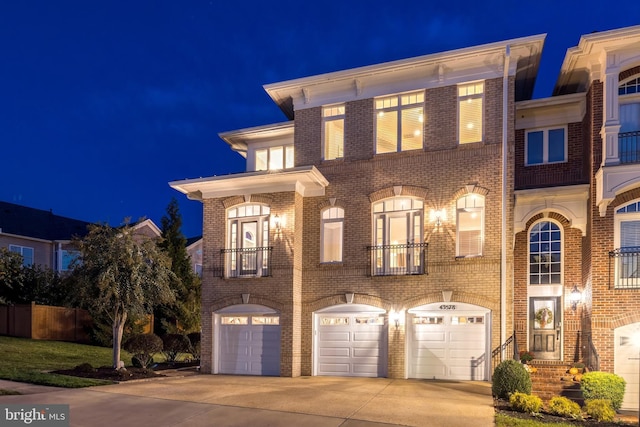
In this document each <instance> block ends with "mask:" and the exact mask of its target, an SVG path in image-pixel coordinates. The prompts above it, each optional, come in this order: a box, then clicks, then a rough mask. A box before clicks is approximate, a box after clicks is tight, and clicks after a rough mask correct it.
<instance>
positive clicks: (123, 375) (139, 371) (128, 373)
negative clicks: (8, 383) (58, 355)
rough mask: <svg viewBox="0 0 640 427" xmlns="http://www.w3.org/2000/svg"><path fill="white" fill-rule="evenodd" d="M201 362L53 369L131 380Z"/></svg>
mask: <svg viewBox="0 0 640 427" xmlns="http://www.w3.org/2000/svg"><path fill="white" fill-rule="evenodd" d="M198 365H199V362H197V361H195V362H176V363H158V364H155V365H154V366H153V367H152V368H151V369H145V368H134V367H128V368H126V369H125V370H120V371H117V370H115V369H113V367H111V366H101V367H99V368H92V369H88V367H87V366H82V365H80V366H76V367H75V368H73V369H63V370H60V371H53V372H52V373H54V374H61V375H70V376H74V377H82V378H92V379H97V380H107V381H118V382H121V381H131V380H141V379H147V378H161V377H166V375H164V374H162V371H165V370H168V369H180V368H190V367H194V366H198Z"/></svg>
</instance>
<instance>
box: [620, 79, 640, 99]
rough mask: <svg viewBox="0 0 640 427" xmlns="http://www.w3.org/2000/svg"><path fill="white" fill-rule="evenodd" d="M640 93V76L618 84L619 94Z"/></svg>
mask: <svg viewBox="0 0 640 427" xmlns="http://www.w3.org/2000/svg"><path fill="white" fill-rule="evenodd" d="M634 93H640V77H635V76H634V77H632V78H631V79H629V80H627V81H625V82H622V83H621V84H620V86H618V95H631V94H634Z"/></svg>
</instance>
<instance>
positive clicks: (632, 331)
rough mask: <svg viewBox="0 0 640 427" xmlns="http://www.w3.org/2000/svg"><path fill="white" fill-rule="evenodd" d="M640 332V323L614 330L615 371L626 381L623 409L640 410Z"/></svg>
mask: <svg viewBox="0 0 640 427" xmlns="http://www.w3.org/2000/svg"><path fill="white" fill-rule="evenodd" d="M638 333H640V324H639V323H635V324H630V325H626V326H622V327H620V328H617V329H616V330H615V332H614V339H615V361H614V371H615V373H616V374H617V375H620V376H621V377H622V378H623V379H624V380H625V381H626V382H627V384H626V387H625V393H624V398H623V400H622V409H624V410H634V411H637V410H638V398H639V397H640V396H638V391H639V389H640V387H639V379H638V371H639V366H638V364H639V362H638V347H636V344H635V341H636V335H637V334H638Z"/></svg>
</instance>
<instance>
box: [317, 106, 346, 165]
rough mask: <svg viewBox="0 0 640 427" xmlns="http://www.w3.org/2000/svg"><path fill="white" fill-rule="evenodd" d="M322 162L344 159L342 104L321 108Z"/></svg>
mask: <svg viewBox="0 0 640 427" xmlns="http://www.w3.org/2000/svg"><path fill="white" fill-rule="evenodd" d="M322 131H323V133H324V136H323V142H324V150H323V151H324V154H323V158H324V160H333V159H340V158H342V157H344V104H341V105H332V106H329V107H323V108H322Z"/></svg>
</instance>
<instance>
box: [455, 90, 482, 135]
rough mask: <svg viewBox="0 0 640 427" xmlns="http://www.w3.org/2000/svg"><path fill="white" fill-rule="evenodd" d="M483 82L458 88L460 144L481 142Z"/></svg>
mask: <svg viewBox="0 0 640 427" xmlns="http://www.w3.org/2000/svg"><path fill="white" fill-rule="evenodd" d="M483 100H484V82H476V83H468V84H464V85H459V86H458V126H459V127H458V140H459V142H460V144H467V143H470V142H481V141H482V136H483V135H482V132H483V129H482V124H483V109H484V102H483Z"/></svg>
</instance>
